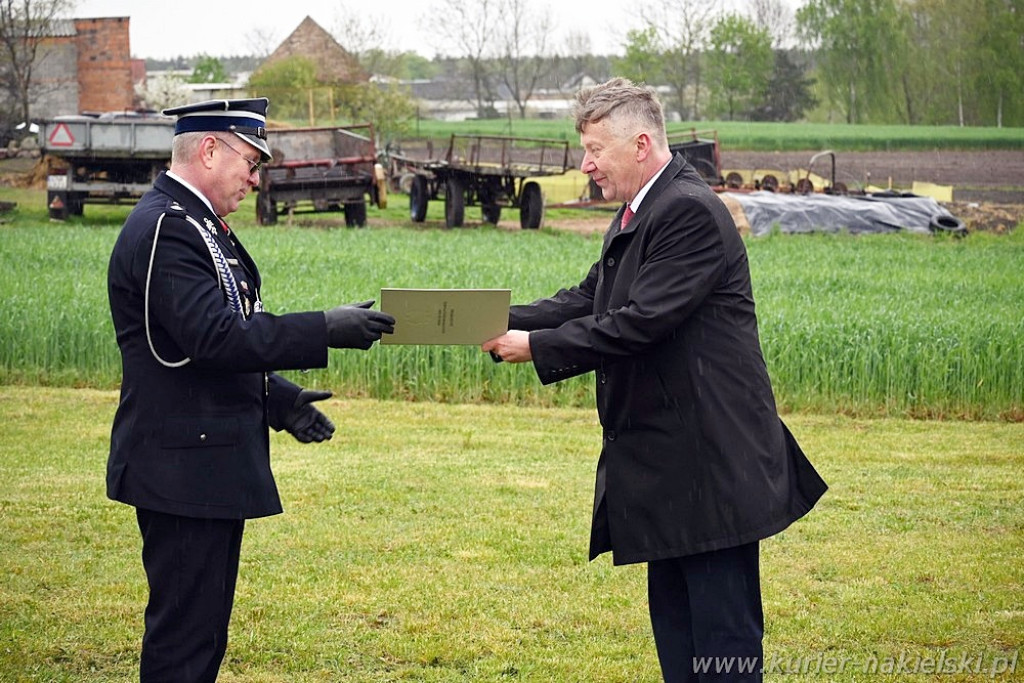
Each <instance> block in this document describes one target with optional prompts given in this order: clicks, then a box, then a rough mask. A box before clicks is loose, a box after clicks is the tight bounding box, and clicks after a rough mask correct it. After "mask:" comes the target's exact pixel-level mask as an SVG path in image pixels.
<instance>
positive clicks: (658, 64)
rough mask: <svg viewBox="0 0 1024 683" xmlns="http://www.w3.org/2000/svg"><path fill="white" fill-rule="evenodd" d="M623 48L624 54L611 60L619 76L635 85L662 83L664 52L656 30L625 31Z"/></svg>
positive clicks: (653, 28) (650, 27)
mask: <svg viewBox="0 0 1024 683" xmlns="http://www.w3.org/2000/svg"><path fill="white" fill-rule="evenodd" d="M624 47H625V49H626V51H625V54H624V55H623V56H622V57H621V58H617V59H614V60H613V64H615V69H616V71H617V72H618V73H619V75H621V76H623V77H625V78H628V79H630V80H631V81H634V82H637V83H648V84H655V83H661V82H662V81H663V79H664V66H663V65H664V63H665V56H664V54H665V50H664V48H663V47H662V45H661V38H660V36H659V32H658V29H657V28H655V27H654V26H647V27H646V28H641V29H631V30H629V31H627V32H626V42H625V44H624Z"/></svg>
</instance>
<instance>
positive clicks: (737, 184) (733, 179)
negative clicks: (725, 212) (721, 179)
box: [725, 171, 743, 190]
mask: <svg viewBox="0 0 1024 683" xmlns="http://www.w3.org/2000/svg"><path fill="white" fill-rule="evenodd" d="M725 186H726V187H728V188H731V189H733V190H736V189H739V188H741V187H743V176H741V175H740V174H739V173H737V172H736V171H729V173H728V174H727V175H726V176H725Z"/></svg>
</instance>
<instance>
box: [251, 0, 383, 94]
mask: <svg viewBox="0 0 1024 683" xmlns="http://www.w3.org/2000/svg"><path fill="white" fill-rule="evenodd" d="M290 57H306V58H307V59H310V60H312V61H313V63H315V64H316V66H317V74H316V78H317V80H318V81H320V82H321V83H332V84H335V83H358V82H365V81H367V80H369V75H368V74H367V73H366V72H365V71H364V70H363V68H362V66H360V64H359V60H357V59H356V58H355V57H354V56H353V55H352V53H350V52H349V51H348V50H346V49H345V48H343V47H342V46H341V45H340V44H339V43H338V41H336V40H335V39H334V37H333V36H331V34H330V33H328V32H327V31H326V30H324V28H323V27H321V26H320V24H318V23H316V22H315V21H313V19H312V17H309V16H307V17H306V18H305V19H303V20H302V23H300V24H299V26H298V27H297V28H296V29H295V30H294V31H292V34H291V35H290V36H288V37H287V38H285V39H284V42H282V43H281V44H280V45H278V47H277V49H276V50H274V51H273V52H272V53H271V55H270V56H269V57H267V58H266V59H265V60H263V63H262V64H260V67H259V68H258V69H257V71H259V70H260V69H262V68H263V67H265V66H268V65H270V64H274V63H276V62H279V61H282V60H285V59H288V58H290Z"/></svg>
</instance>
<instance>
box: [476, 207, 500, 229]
mask: <svg viewBox="0 0 1024 683" xmlns="http://www.w3.org/2000/svg"><path fill="white" fill-rule="evenodd" d="M480 213H481V214H482V215H483V218H484V223H492V224H493V225H497V224H498V221H499V220H501V206H499V205H498V204H484V205H483V206H482V207H480Z"/></svg>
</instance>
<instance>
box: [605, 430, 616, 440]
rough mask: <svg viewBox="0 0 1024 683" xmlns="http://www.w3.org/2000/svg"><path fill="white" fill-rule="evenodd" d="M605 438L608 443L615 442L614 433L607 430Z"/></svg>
mask: <svg viewBox="0 0 1024 683" xmlns="http://www.w3.org/2000/svg"><path fill="white" fill-rule="evenodd" d="M605 436H606V438H607V439H608V440H609V441H615V432H613V431H610V430H609V432H608V433H607V434H606V435H605Z"/></svg>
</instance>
